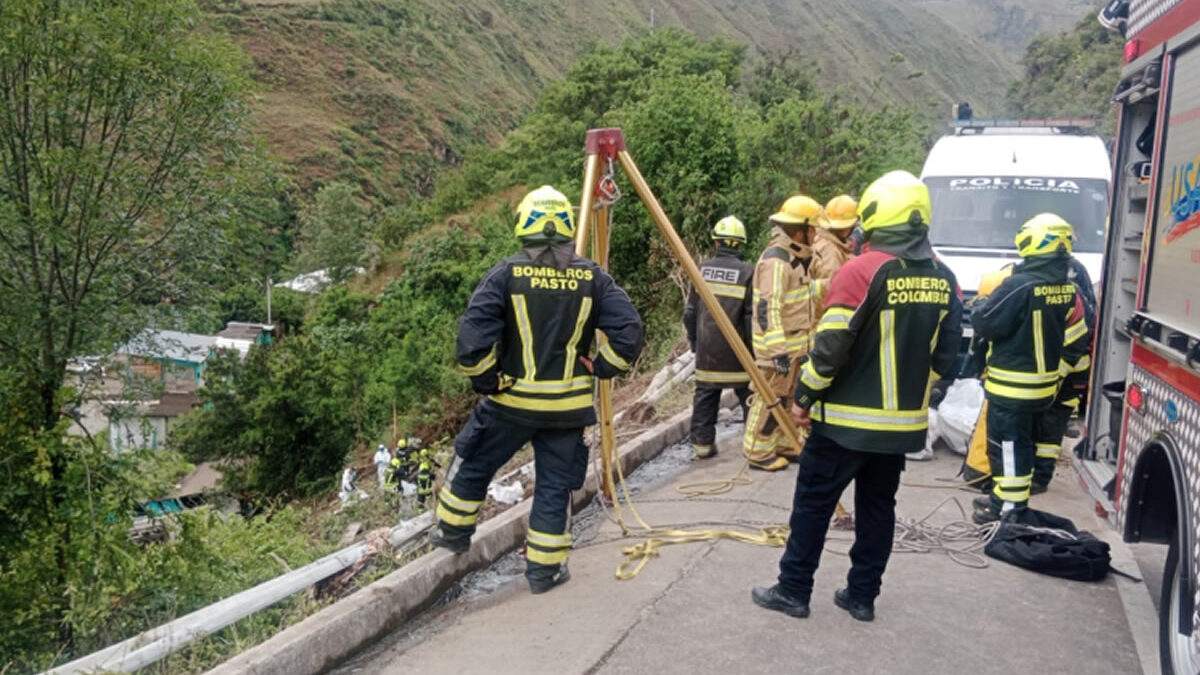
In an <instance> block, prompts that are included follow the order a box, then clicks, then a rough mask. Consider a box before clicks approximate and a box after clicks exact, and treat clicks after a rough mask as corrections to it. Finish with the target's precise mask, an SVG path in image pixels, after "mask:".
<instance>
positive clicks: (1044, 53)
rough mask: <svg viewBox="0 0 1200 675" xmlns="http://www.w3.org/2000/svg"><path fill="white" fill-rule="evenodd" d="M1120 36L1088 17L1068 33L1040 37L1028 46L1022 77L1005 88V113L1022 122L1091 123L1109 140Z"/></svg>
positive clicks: (1121, 43) (1114, 125)
mask: <svg viewBox="0 0 1200 675" xmlns="http://www.w3.org/2000/svg"><path fill="white" fill-rule="evenodd" d="M1123 44H1124V43H1123V42H1122V41H1121V39H1120V36H1119V35H1118V34H1116V33H1114V32H1112V31H1110V30H1108V29H1107V28H1105V27H1104V26H1101V25H1100V23H1099V22H1098V21H1096V18H1095V16H1093V15H1092V13H1091V12H1089V13H1088V14H1087V16H1085V17H1083V18H1082V19H1080V21H1079V23H1077V24H1076V25H1075V27H1074V28H1072V29H1071V30H1069V31H1063V32H1061V33H1058V34H1056V35H1050V34H1047V35H1039V36H1037V37H1036V38H1034V39H1033V41H1031V42H1030V43H1029V46H1028V47H1026V49H1025V55H1024V56H1023V57H1021V64H1022V65H1023V66H1024V69H1025V72H1024V74H1023V76H1022V77H1021V78H1020V79H1018V80H1016V81H1015V82H1013V83H1012V85H1011V86H1009V88H1008V107H1009V110H1010V112H1011V113H1012V114H1014V115H1017V116H1022V117H1090V118H1093V119H1095V120H1096V121H1097V122H1098V123H1099V124H1100V133H1101V134H1102V135H1104V136H1107V137H1111V136H1112V134H1113V132H1114V130H1115V129H1116V110H1115V109H1114V108H1113V105H1112V102H1111V100H1110V99H1111V97H1112V92H1113V88H1115V87H1116V86H1117V79H1118V76H1119V75H1120V72H1121V62H1122V60H1121V48H1122V46H1123Z"/></svg>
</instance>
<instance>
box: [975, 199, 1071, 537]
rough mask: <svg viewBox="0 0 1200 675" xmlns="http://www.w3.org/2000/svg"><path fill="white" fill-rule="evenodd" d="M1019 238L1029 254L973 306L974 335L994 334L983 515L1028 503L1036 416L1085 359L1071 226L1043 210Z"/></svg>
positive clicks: (987, 386) (978, 513)
mask: <svg viewBox="0 0 1200 675" xmlns="http://www.w3.org/2000/svg"><path fill="white" fill-rule="evenodd" d="M1016 246H1017V253H1018V254H1019V255H1020V256H1021V257H1022V258H1024V260H1023V261H1022V262H1021V264H1019V265H1017V266H1016V267H1014V268H1013V272H1012V275H1011V276H1009V277H1008V278H1007V279H1005V280H1004V282H1003V283H1001V284H1000V286H999V287H998V288H996V290H995V291H994V292H993V293H992V294H991V295H990V296H988V297H987V298H986V299H985V300H983V302H982V303H978V304H976V306H975V308H974V310H973V311H972V312H971V324H972V325H973V326H974V327H975V333H976V335H978V336H980V337H982V338H983V339H985V340H987V341H988V342H989V346H988V350H987V369H986V372H985V375H984V385H983V387H984V392H985V394H986V396H987V401H988V408H987V448H988V463H989V464H990V465H991V472H992V494H991V496H989V497H980V498H978V499H976V500H975V515H974V519H975V521H976V522H978V523H986V522H990V521H993V520H996V519H998V518H999V517H1001V516H1002V515H1003V514H1004V513H1006V512H1008V511H1010V510H1012V509H1014V508H1024V507H1025V505H1026V504H1027V503H1028V501H1029V494H1030V489H1031V487H1032V484H1033V464H1034V457H1035V454H1036V449H1035V436H1036V433H1037V432H1036V429H1035V423H1034V422H1035V416H1036V415H1037V414H1038V413H1042V412H1045V411H1046V410H1048V409H1049V408H1050V407H1051V405H1052V404H1053V403H1054V401H1055V398H1056V397H1057V395H1058V393H1059V387H1060V385H1061V383H1062V380H1063V378H1064V377H1066V376H1068V375H1070V374H1071V373H1073V372H1075V371H1077V370H1084V369H1086V368H1087V366H1088V361H1087V353H1086V350H1087V344H1088V340H1087V334H1088V327H1087V322H1086V318H1085V316H1084V308H1083V301H1082V300H1081V298H1080V297H1079V294H1078V293H1077V292H1076V290H1075V286H1074V285H1073V284H1072V283H1071V282H1070V281H1069V280H1068V278H1067V271H1068V268H1069V263H1068V261H1069V260H1070V253H1071V226H1070V225H1068V224H1067V223H1066V221H1064V220H1063V219H1062V218H1060V217H1058V216H1056V215H1053V214H1049V213H1043V214H1039V215H1037V216H1034V217H1033V218H1031V219H1030V220H1029V221H1028V222H1026V223H1025V224H1024V225H1022V226H1021V229H1020V230H1018V231H1017V236H1016Z"/></svg>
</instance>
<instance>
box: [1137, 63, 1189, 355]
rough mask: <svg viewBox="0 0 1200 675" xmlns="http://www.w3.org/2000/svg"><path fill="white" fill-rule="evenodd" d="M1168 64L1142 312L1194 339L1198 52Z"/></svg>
mask: <svg viewBox="0 0 1200 675" xmlns="http://www.w3.org/2000/svg"><path fill="white" fill-rule="evenodd" d="M1173 63H1174V65H1173V67H1172V69H1171V88H1170V93H1169V96H1170V99H1169V101H1168V105H1167V109H1166V119H1167V125H1166V128H1165V131H1166V144H1165V146H1166V147H1165V149H1164V152H1163V155H1162V164H1161V171H1160V173H1159V178H1158V196H1157V200H1156V202H1155V208H1154V212H1153V219H1154V223H1153V227H1154V229H1153V235H1154V241H1153V246H1152V249H1151V258H1150V266H1149V270H1148V272H1149V276H1150V278H1149V288H1148V289H1147V294H1146V310H1147V311H1148V312H1149V313H1151V314H1153V315H1154V316H1156V317H1158V318H1160V319H1161V320H1162V321H1163V323H1166V324H1168V325H1171V326H1174V327H1176V328H1179V329H1182V330H1184V331H1186V332H1188V333H1190V334H1191V335H1200V283H1197V280H1200V48H1195V47H1193V48H1190V49H1188V50H1187V51H1184V52H1181V53H1180V54H1179V55H1178V56H1176V57H1175V59H1174V62H1173Z"/></svg>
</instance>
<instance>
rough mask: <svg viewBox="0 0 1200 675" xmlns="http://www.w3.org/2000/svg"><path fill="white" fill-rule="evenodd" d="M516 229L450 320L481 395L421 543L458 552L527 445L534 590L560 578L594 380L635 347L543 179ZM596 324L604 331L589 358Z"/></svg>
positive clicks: (621, 363)
mask: <svg viewBox="0 0 1200 675" xmlns="http://www.w3.org/2000/svg"><path fill="white" fill-rule="evenodd" d="M514 232H515V234H516V236H517V238H518V239H519V240H520V242H521V252H519V253H517V254H516V255H514V256H512V257H510V258H507V259H505V260H503V261H501V262H500V263H499V264H497V265H496V266H495V267H493V268H492V270H491V271H490V272H488V274H487V276H485V277H484V279H483V281H481V282H480V284H479V286H478V287H477V288H476V289H475V293H474V294H473V295H472V296H471V300H470V302H469V303H468V305H467V310H466V312H465V313H464V314H463V316H462V319H461V320H460V321H459V325H458V354H457V360H458V365H459V368H460V369H461V370H462V371H463V372H464V373H465V374H466V375H467V376H468V377H470V378H471V388H472V389H474V390H475V391H476V392H478V393H480V394H483V395H484V397H485V398H484V399H483V400H482V401H480V402H479V404H478V405H476V406H475V409H474V410H472V411H471V417H470V419H469V420H468V421H467V424H466V426H464V427H463V428H462V431H460V432H459V434H458V438H457V439H456V440H455V442H454V449H455V458H454V460H453V462H452V464H451V466H450V469H449V471H448V472H447V476H446V481H445V484H444V485H443V486H442V489H441V490H440V491H439V492H438V504H437V519H438V523H437V525H436V527H435V528H434V529H433V531H432V532H431V533H430V537H429V541H430V543H431V544H433V545H434V546H439V547H442V548H446V549H449V550H451V551H453V552H455V553H462V552H465V551H466V550H467V549H468V548H469V547H470V545H471V535H472V534H474V532H475V525H476V522H477V521H478V519H479V508H480V507H481V506H482V505H483V500H484V497H486V496H487V487H488V483H489V482H491V480H492V477H493V476H494V475H495V473H496V471H497V470H499V468H500V467H501V466H502V465H503V464H504V463H505V462H507V461H508V460H509V459H510V458H511V457H512V456H513V454H514V453H516V451H517V450H519V449H520V448H521V447H522V446H523V445H525V444H526V443H529V442H531V443H532V444H533V452H534V467H535V471H536V481H535V488H534V494H533V508H532V510H531V511H530V515H529V530H528V533H527V536H526V540H525V560H526V570H525V577H526V579H527V580H528V581H529V588H530V590H531V591H532V592H534V593H544V592H546V591H548V590H550V589H551V588H554V587H555V586H557V585H558V584H561V583H563V582H565V581H567V580H568V579H569V578H570V574H569V573H568V571H567V567H566V561H567V555H568V553H569V552H570V550H571V545H572V539H571V531H570V522H569V517H568V514H569V513H570V494H571V490H576V489H579V488H580V487H583V479H584V476H585V474H586V472H587V459H588V449H587V446H586V445H585V444H584V442H583V429H584V427H586V426H588V425H591V424H595V423H596V411H595V409H594V408H593V400H592V389H593V384H594V381H595V378H597V377H599V378H611V377H615V376H616V375H619V374H621V373H623V372H625V371H627V370H628V369H629V368H630V366H631V365H632V364H633V362H634V361H635V360H636V359H637V357H638V355H639V354H640V353H641V349H642V320H641V317H639V316H638V313H637V310H635V309H634V307H633V304H632V303H631V302H630V301H629V296H628V295H626V294H625V291H624V290H622V289H621V287H620V286H618V285H617V284H616V282H614V281H613V279H612V277H611V276H609V274H608V272H606V271H605V270H604V269H603V268H601V267H600V266H599V265H597V264H596V263H594V262H592V261H591V260H588V259H586V258H582V257H579V256H577V255H575V250H574V237H575V220H574V218H573V216H572V206H571V202H570V201H568V200H567V198H566V197H565V196H563V194H562V193H561V192H559V191H557V190H555V189H554V188H552V187H550V186H543V187H540V188H538V189H536V190H534V191H532V192H530V193H529V194H527V195H525V198H524V199H522V200H521V203H520V205H519V206H518V208H517V218H516V226H515V228H514ZM597 330H600V331H602V332H603V333H604V335H605V336H606V337H607V338H608V339H607V340H606V341H602V342H600V344H599V347H598V349H597V353H596V355H595V357H593V358H589V356H588V354H589V353H590V351H591V348H592V345H593V341H594V339H595V335H596V331H597Z"/></svg>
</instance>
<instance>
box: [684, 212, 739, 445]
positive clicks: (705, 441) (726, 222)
mask: <svg viewBox="0 0 1200 675" xmlns="http://www.w3.org/2000/svg"><path fill="white" fill-rule="evenodd" d="M712 240H713V244H714V245H715V246H716V247H717V253H716V255H715V256H713V257H712V258H710V259H708V260H705V261H704V262H702V263H700V275H701V276H703V277H704V283H705V284H706V285H707V286H708V290H710V291H712V294H713V295H715V296H716V297H717V302H718V303H720V305H721V309H722V310H723V311H724V312H725V316H727V317H729V322H730V323H731V324H733V327H734V329H735V330H736V331H738V335H739V336H740V337H741V339H742V343H743V344H744V345H746V349H747V351H749V350H752V349H753V346H752V343H751V342H750V336H751V334H752V333H751V328H750V320H751V318H752V317H753V315H754V307H753V303H754V286H753V285H752V283H753V280H754V266H753V265H751V264H750V263H748V262H746V261H745V259H744V257H743V256H742V246H744V245H745V244H746V226H745V225H743V224H742V221H740V220H738V219H737V218H735V217H733V216H726V217H724V218H722V219H721V220H719V221H717V224H716V225H714V226H713V229H712ZM683 326H684V328H685V329H687V336H688V342H689V343H690V344H691V345H692V352H693V353H694V354H695V355H696V393H695V395H694V396H693V398H692V432H691V442H692V452H693V453H694V455H695V457H696V459H708V458H710V457H715V456H716V454H717V448H716V445H715V444H714V441H715V440H716V424H717V413H718V412H719V411H720V408H721V394H722V393H723V392H724V391H725V390H726V389H729V388H732V389H733V391H734V393H735V394H737V398H738V403H740V404H741V407H742V419H745V417H746V399H748V398H750V375H749V374H748V373H746V371H745V369H744V368H742V364H741V362H740V361H738V358H737V355H736V354H735V353H734V351H733V348H732V347H730V346H729V343H728V342H726V341H725V335H724V334H722V333H721V329H720V328H718V327H717V322H716V320H715V319H714V318H713V315H712V313H711V312H709V311H708V307H705V306H704V303H702V302H700V297H699V296H698V295H697V294H696V290H695V289H692V290H691V292H689V293H688V299H687V306H686V307H685V308H684V310H683Z"/></svg>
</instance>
